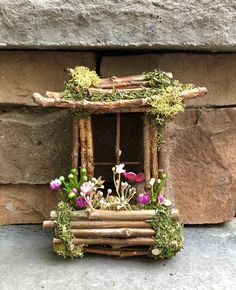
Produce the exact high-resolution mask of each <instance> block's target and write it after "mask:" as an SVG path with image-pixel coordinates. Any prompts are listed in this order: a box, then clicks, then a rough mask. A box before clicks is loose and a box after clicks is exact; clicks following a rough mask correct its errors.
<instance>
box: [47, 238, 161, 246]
mask: <svg viewBox="0 0 236 290" xmlns="http://www.w3.org/2000/svg"><path fill="white" fill-rule="evenodd" d="M73 243H74V244H75V245H123V246H153V245H155V243H156V241H154V240H153V239H152V238H128V239H116V238H98V239H78V238H75V239H74V240H73ZM53 244H57V245H58V244H61V240H60V239H56V238H54V239H53Z"/></svg>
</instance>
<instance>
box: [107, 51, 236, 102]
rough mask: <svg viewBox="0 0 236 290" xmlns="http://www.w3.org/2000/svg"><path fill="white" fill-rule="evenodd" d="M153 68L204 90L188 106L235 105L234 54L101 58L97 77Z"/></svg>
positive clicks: (138, 71)
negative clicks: (99, 73) (205, 92)
mask: <svg viewBox="0 0 236 290" xmlns="http://www.w3.org/2000/svg"><path fill="white" fill-rule="evenodd" d="M154 68H160V69H161V70H164V71H171V72H173V74H174V77H175V78H176V79H179V80H180V81H182V82H186V83H194V84H195V85H196V86H206V87H207V88H208V91H209V92H208V94H207V95H206V96H205V97H203V98H199V99H198V100H192V101H189V102H188V105H220V106H221V105H236V82H235V78H236V54H235V53H229V54H196V53H159V54H146V55H130V56H120V57H118V56H115V57H111V56H110V57H103V58H102V63H101V74H102V75H103V76H104V77H106V76H111V75H117V76H121V75H130V74H136V73H140V72H144V71H149V70H152V69H154Z"/></svg>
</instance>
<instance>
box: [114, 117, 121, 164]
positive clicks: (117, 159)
mask: <svg viewBox="0 0 236 290" xmlns="http://www.w3.org/2000/svg"><path fill="white" fill-rule="evenodd" d="M115 155H116V164H117V165H118V164H120V155H121V150H120V113H118V114H116V148H115Z"/></svg>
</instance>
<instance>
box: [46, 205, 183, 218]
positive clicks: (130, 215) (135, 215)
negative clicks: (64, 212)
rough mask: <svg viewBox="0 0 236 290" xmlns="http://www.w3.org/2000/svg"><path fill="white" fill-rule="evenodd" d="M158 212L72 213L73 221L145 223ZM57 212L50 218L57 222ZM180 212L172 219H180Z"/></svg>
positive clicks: (90, 211) (173, 214)
mask: <svg viewBox="0 0 236 290" xmlns="http://www.w3.org/2000/svg"><path fill="white" fill-rule="evenodd" d="M155 214H156V212H155V210H154V209H148V210H146V209H145V210H133V211H129V210H127V211H125V210H121V211H115V210H98V209H96V210H91V209H86V210H76V211H72V213H71V219H88V220H104V221H145V220H149V219H151V218H153V217H154V216H155ZM56 217H57V215H56V211H51V214H50V218H51V219H52V220H55V219H56ZM178 217H179V211H178V209H176V208H172V210H171V218H173V219H178Z"/></svg>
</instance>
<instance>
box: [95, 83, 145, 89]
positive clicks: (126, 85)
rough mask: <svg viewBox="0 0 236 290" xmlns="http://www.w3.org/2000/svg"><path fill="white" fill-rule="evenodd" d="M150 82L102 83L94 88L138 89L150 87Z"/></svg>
mask: <svg viewBox="0 0 236 290" xmlns="http://www.w3.org/2000/svg"><path fill="white" fill-rule="evenodd" d="M148 86H149V82H148V81H127V82H121V83H120V82H118V83H116V82H112V83H109V84H108V83H104V84H103V83H100V84H99V85H97V86H94V88H99V89H113V88H116V89H124V88H130V89H131V88H137V87H148Z"/></svg>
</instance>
